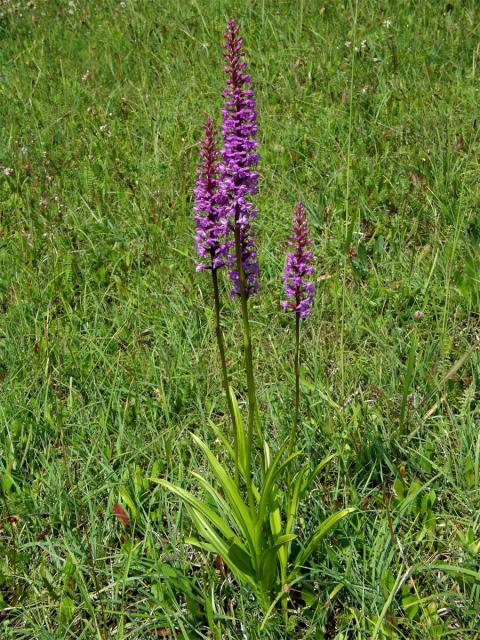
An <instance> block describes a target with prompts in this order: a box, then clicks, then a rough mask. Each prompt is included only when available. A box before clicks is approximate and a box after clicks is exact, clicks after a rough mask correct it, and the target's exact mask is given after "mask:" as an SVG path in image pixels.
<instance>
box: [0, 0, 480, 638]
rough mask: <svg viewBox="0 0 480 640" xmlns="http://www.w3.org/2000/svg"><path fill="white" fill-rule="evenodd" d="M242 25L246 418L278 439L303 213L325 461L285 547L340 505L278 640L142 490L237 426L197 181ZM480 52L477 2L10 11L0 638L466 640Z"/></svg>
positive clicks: (475, 578)
mask: <svg viewBox="0 0 480 640" xmlns="http://www.w3.org/2000/svg"><path fill="white" fill-rule="evenodd" d="M232 15H234V16H236V17H237V18H238V19H239V20H240V22H241V24H242V33H243V35H244V37H245V47H246V49H247V53H248V62H249V70H250V73H251V75H252V78H253V81H254V86H255V91H256V96H257V101H258V118H259V140H260V147H259V151H260V154H261V163H260V174H261V180H260V193H259V196H258V197H257V199H256V202H257V204H258V207H259V215H258V219H257V230H258V245H259V254H260V262H261V293H260V294H259V295H257V296H255V298H254V299H253V303H252V306H251V316H252V322H253V324H252V326H253V334H254V335H253V338H254V351H255V356H256V362H257V365H258V367H257V372H256V373H257V385H258V389H259V398H260V404H261V410H262V415H263V419H264V423H265V425H266V429H267V432H268V436H269V440H270V442H271V444H272V446H275V443H279V442H282V441H284V440H285V438H286V437H287V434H288V433H289V429H290V428H291V408H292V406H293V395H294V384H293V333H292V323H291V321H290V319H289V318H288V317H287V316H285V314H283V313H282V312H281V310H280V304H279V303H280V300H281V299H282V297H283V290H282V282H281V271H282V268H283V263H284V251H285V246H286V237H287V234H288V231H289V225H290V216H291V211H292V208H293V206H294V204H295V201H296V200H297V199H298V198H299V197H301V198H302V200H303V201H304V203H305V206H306V209H307V213H308V217H309V220H310V225H311V228H312V232H313V240H314V248H315V255H316V280H317V293H316V299H315V307H314V311H313V313H312V316H311V318H310V319H309V321H308V322H307V323H305V333H304V342H303V360H304V371H303V376H302V415H303V418H302V424H301V433H300V443H301V445H302V446H303V447H304V450H303V451H304V456H306V457H310V459H311V460H312V463H314V462H315V461H317V460H319V459H321V458H322V457H324V456H326V455H327V454H329V453H335V454H336V459H335V462H334V463H332V464H330V465H329V467H328V471H326V472H325V473H323V474H322V475H321V476H320V477H319V478H318V481H317V484H316V486H315V488H314V490H313V491H312V492H311V493H310V495H309V497H308V500H307V501H306V502H305V503H304V505H303V511H302V514H301V515H302V517H301V520H300V527H301V530H302V531H304V532H306V533H308V532H310V531H311V530H312V528H313V527H314V526H315V524H316V523H317V522H318V521H320V520H321V519H322V518H324V517H325V516H327V515H329V514H331V513H333V512H334V511H335V510H337V509H339V508H340V507H342V506H354V507H356V508H357V512H356V513H355V514H354V515H353V516H350V517H349V518H347V519H345V520H343V521H342V522H341V524H340V525H339V526H338V527H337V529H336V530H335V532H334V533H333V535H331V536H330V537H329V538H327V539H326V541H325V542H324V543H323V544H322V545H321V546H320V547H319V548H318V550H317V552H316V554H315V556H314V559H313V562H312V563H311V567H310V572H309V574H308V576H306V579H305V591H304V593H303V594H302V597H301V598H297V601H296V602H295V603H294V604H293V605H292V606H293V607H294V608H295V611H293V610H292V617H291V620H290V628H289V629H285V628H284V626H283V621H282V616H281V612H280V611H278V612H273V614H272V616H271V617H270V618H269V619H268V620H267V621H265V620H264V612H262V610H261V609H260V608H259V607H258V606H257V604H256V601H255V600H254V599H253V598H252V596H251V594H250V593H249V591H248V589H246V588H244V587H241V586H240V585H238V584H237V583H236V582H235V580H234V579H233V578H232V576H231V574H229V573H228V572H227V573H226V572H225V571H223V570H222V567H219V566H218V563H215V562H214V558H212V557H211V556H208V555H206V554H203V553H200V552H198V551H195V550H194V549H193V547H191V546H189V545H188V544H186V543H185V539H186V537H188V535H189V534H190V532H191V529H192V525H191V522H190V520H189V518H188V514H187V513H186V512H185V510H184V508H183V506H182V504H181V503H180V502H179V500H178V499H176V498H175V497H173V496H172V495H170V494H168V493H167V492H166V491H165V490H164V489H163V488H162V487H161V486H159V485H158V484H156V483H153V482H152V481H151V480H149V478H152V477H155V478H168V479H169V480H171V481H174V482H177V483H179V484H181V485H182V486H185V487H191V488H194V487H195V485H194V483H192V480H191V478H190V473H189V472H190V470H191V469H196V470H197V471H199V472H200V473H202V474H205V475H207V473H208V472H207V468H206V466H205V462H204V460H203V458H202V457H201V456H200V455H199V453H198V451H197V450H196V449H194V448H193V447H192V444H191V438H190V435H189V433H190V432H192V431H193V432H194V433H197V434H198V435H201V436H202V437H203V438H205V439H206V440H207V441H208V442H209V443H210V445H211V446H212V447H213V448H214V449H215V446H216V445H215V443H214V438H213V437H212V434H211V431H210V429H209V427H208V420H209V419H210V420H213V421H214V422H215V423H216V424H217V425H219V426H221V427H223V426H224V427H225V429H226V431H227V432H228V420H227V416H226V415H224V412H225V403H224V399H223V396H222V392H221V382H220V372H219V367H218V363H217V355H216V344H215V339H214V331H213V316H212V312H211V291H210V283H209V279H208V277H207V276H206V275H205V274H196V273H195V264H194V259H195V249H194V241H193V234H194V225H193V214H192V203H193V194H192V188H193V184H194V177H195V174H194V167H195V162H196V158H197V142H198V140H199V137H200V135H201V131H202V121H203V119H204V117H205V114H206V113H210V114H211V115H213V116H214V117H215V118H217V121H218V114H219V109H220V107H221V104H222V98H221V91H222V87H223V84H224V77H223V75H224V74H223V62H222V59H221V43H222V34H223V31H224V28H225V23H226V20H227V19H228V18H229V17H231V16H232ZM479 36H480V5H479V4H478V2H477V1H476V0H463V1H460V0H452V1H451V2H446V0H445V1H444V0H438V1H436V0H422V1H420V2H414V1H413V0H391V1H390V2H387V1H383V2H377V1H375V0H358V3H357V4H355V1H354V0H352V1H351V2H348V1H346V0H345V1H344V2H343V1H340V0H325V1H324V2H320V1H317V0H295V1H293V0H256V1H255V0H237V2H233V1H226V0H225V1H222V0H177V1H173V0H156V1H154V0H126V1H125V2H117V1H114V0H95V1H90V2H89V1H87V0H75V1H74V2H68V1H66V0H34V1H33V2H27V1H26V0H18V1H13V0H12V1H10V0H0V38H1V48H0V114H1V115H0V122H1V130H0V131H1V135H0V484H1V495H0V499H1V501H0V504H1V506H0V638H1V640H10V639H13V638H22V639H35V640H37V639H38V640H47V639H48V640H54V639H55V640H57V639H60V638H62V639H63V638H74V639H77V638H78V639H84V640H90V639H96V638H98V639H99V640H106V639H107V638H112V639H118V640H127V639H128V640H140V639H148V638H152V639H153V638H159V637H160V638H167V637H181V638H187V639H190V638H191V639H195V638H213V639H214V640H220V639H228V638H230V639H237V638H238V639H247V638H248V639H249V640H250V639H254V638H269V639H272V640H274V639H280V638H312V639H320V640H321V639H324V640H332V639H334V638H335V639H336V640H352V639H355V640H357V639H358V640H360V639H364V640H370V639H374V640H375V639H379V640H380V639H382V640H383V639H400V638H401V639H405V640H417V639H418V640H424V639H425V640H427V639H437V638H462V639H475V638H480V429H479V425H480V411H479V399H480V395H479V388H480V369H479V366H480V357H479V350H478V349H479V337H480V333H479V310H480V309H479V305H480V297H479V293H480V260H479V245H480V222H479V217H478V209H479V206H480V187H479V184H480V183H479V176H480V163H479V160H480V142H479V131H480V129H479V127H480V122H479V71H478V68H477V67H478V64H479V62H480V44H479V43H480V40H479ZM222 275H223V274H222ZM221 285H222V294H223V298H224V300H225V308H224V312H223V322H224V326H225V333H226V341H227V347H228V357H229V362H230V363H231V370H232V372H236V373H235V377H234V386H235V388H236V390H237V393H238V395H239V396H240V397H241V398H243V399H244V398H245V388H244V383H243V376H242V375H241V373H242V353H241V350H240V346H241V345H240V344H239V341H238V337H239V332H240V325H239V321H238V308H237V305H236V303H235V301H231V300H229V299H228V283H227V281H226V279H223V278H222V281H221ZM242 406H243V405H242ZM115 503H119V504H120V505H122V507H123V509H124V510H125V513H126V514H127V515H128V517H129V519H130V523H129V525H125V524H123V523H122V521H121V518H120V519H119V518H118V517H116V516H115V513H114V509H113V505H114V504H115ZM307 592H308V593H307ZM262 623H264V627H263V631H260V627H261V625H262Z"/></svg>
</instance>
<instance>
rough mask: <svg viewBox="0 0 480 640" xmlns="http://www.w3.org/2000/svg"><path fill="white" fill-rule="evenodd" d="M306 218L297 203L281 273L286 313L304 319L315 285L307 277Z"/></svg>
mask: <svg viewBox="0 0 480 640" xmlns="http://www.w3.org/2000/svg"><path fill="white" fill-rule="evenodd" d="M308 236H309V229H308V223H307V217H306V215H305V209H304V208H303V205H302V203H301V202H297V205H296V207H295V210H294V212H293V226H292V233H291V235H290V240H289V242H288V246H289V247H290V248H291V249H293V251H288V252H287V262H286V264H285V270H284V272H283V282H284V284H285V294H286V296H287V298H288V300H284V301H283V302H282V307H283V308H284V310H285V311H286V310H287V309H292V310H293V311H294V312H295V313H296V314H297V316H298V317H300V318H306V317H307V316H308V315H309V314H310V311H311V308H312V300H313V294H314V291H315V285H314V284H313V282H312V281H311V280H308V276H311V275H312V273H313V251H312V250H311V249H310V245H311V244H312V241H311V240H310V238H309V237H308Z"/></svg>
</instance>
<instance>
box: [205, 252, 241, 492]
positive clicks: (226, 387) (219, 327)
mask: <svg viewBox="0 0 480 640" xmlns="http://www.w3.org/2000/svg"><path fill="white" fill-rule="evenodd" d="M212 253H213V252H212ZM212 262H213V256H212ZM211 271H212V284H213V299H214V305H215V334H216V336H217V344H218V352H219V354H220V362H221V366H222V382H223V390H224V391H225V396H226V398H227V406H228V412H229V413H230V418H231V420H232V428H233V450H234V455H235V482H236V484H237V485H238V478H239V475H238V441H237V426H236V422H235V414H234V412H233V405H232V399H231V397H230V382H229V379H228V371H227V361H226V358H225V340H224V338H223V331H222V325H221V324H220V294H219V291H218V274H217V269H215V268H213V266H212V269H211Z"/></svg>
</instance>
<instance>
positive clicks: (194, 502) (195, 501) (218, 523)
mask: <svg viewBox="0 0 480 640" xmlns="http://www.w3.org/2000/svg"><path fill="white" fill-rule="evenodd" d="M150 480H151V481H152V482H157V483H158V484H160V485H161V486H162V487H165V488H166V489H168V490H169V491H171V492H172V493H174V494H176V495H177V496H178V497H179V498H181V499H182V500H183V501H184V502H186V503H187V504H188V505H189V506H190V507H193V508H194V509H196V510H197V511H198V512H199V513H201V514H203V516H204V517H205V518H207V519H208V520H210V522H211V524H212V525H213V526H214V527H216V528H217V529H218V531H219V532H220V533H221V534H222V535H223V536H224V537H225V538H226V539H227V540H228V539H229V538H232V537H233V536H235V532H234V531H233V530H232V529H231V528H230V527H229V526H228V525H227V524H226V522H225V521H224V520H223V518H221V517H220V516H219V515H218V514H217V513H215V511H214V510H213V509H211V508H210V507H209V506H207V505H206V504H204V503H203V502H202V501H201V500H200V499H199V498H197V497H196V496H194V495H193V494H192V493H190V491H186V490H185V489H182V488H181V487H177V485H175V484H172V483H171V482H168V480H161V479H158V478H150Z"/></svg>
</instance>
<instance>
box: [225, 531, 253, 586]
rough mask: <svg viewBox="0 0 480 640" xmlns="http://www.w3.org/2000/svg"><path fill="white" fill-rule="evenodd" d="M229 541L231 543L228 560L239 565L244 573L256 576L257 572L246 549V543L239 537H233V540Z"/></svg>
mask: <svg viewBox="0 0 480 640" xmlns="http://www.w3.org/2000/svg"><path fill="white" fill-rule="evenodd" d="M228 542H229V545H230V546H229V547H228V554H227V557H228V560H229V561H230V562H233V563H234V564H235V565H236V566H237V567H239V568H240V570H241V571H242V572H243V573H245V574H247V575H249V576H251V577H252V578H254V577H255V572H254V570H253V567H252V562H251V558H250V556H249V555H248V553H247V552H246V551H245V546H244V544H243V543H242V542H241V540H240V539H239V538H237V537H235V538H233V539H232V540H229V541H228Z"/></svg>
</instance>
